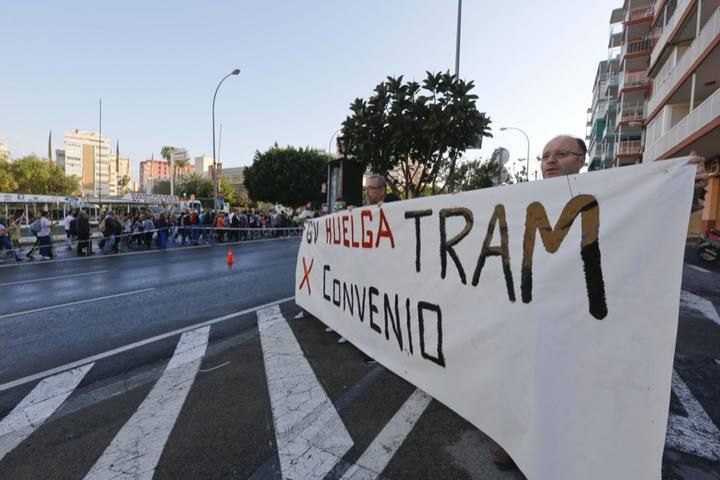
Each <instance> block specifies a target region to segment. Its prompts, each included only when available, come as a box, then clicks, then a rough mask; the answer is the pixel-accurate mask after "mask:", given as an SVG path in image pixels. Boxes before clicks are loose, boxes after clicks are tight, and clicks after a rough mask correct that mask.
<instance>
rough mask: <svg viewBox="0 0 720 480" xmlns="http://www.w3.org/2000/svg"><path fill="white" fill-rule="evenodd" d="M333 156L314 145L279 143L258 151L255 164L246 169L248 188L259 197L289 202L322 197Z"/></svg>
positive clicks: (254, 197) (263, 199)
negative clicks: (313, 146)
mask: <svg viewBox="0 0 720 480" xmlns="http://www.w3.org/2000/svg"><path fill="white" fill-rule="evenodd" d="M329 160H330V157H328V156H327V155H325V154H324V153H320V152H318V151H316V150H312V149H310V148H295V147H290V146H288V147H284V148H281V147H279V146H278V145H277V143H276V144H275V145H274V146H273V147H272V148H270V149H269V150H268V151H266V152H263V153H260V152H259V151H258V152H255V158H254V159H253V164H252V165H251V166H249V167H247V168H246V169H245V188H247V190H248V195H249V197H250V198H252V199H253V200H255V201H266V202H272V203H281V204H283V205H288V206H298V205H302V204H304V203H307V202H311V201H312V202H317V201H321V200H322V198H323V196H324V194H323V193H321V189H322V183H323V182H324V181H326V177H327V163H328V161H329Z"/></svg>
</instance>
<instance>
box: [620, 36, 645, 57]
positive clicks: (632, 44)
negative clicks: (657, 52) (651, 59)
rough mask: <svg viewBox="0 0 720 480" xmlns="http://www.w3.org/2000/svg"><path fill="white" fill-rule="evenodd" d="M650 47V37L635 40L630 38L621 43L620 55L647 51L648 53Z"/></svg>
mask: <svg viewBox="0 0 720 480" xmlns="http://www.w3.org/2000/svg"><path fill="white" fill-rule="evenodd" d="M651 49H652V37H645V38H641V39H637V40H631V41H629V42H627V43H624V44H623V47H622V56H623V57H624V56H625V55H632V54H635V53H642V52H647V53H648V54H650V50H651Z"/></svg>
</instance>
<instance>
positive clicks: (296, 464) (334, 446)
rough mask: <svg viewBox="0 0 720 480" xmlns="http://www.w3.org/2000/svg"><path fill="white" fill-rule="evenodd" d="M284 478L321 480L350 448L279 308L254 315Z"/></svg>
mask: <svg viewBox="0 0 720 480" xmlns="http://www.w3.org/2000/svg"><path fill="white" fill-rule="evenodd" d="M257 316H258V330H259V331H260V340H261V343H262V350H263V359H264V361H265V373H266V375H267V383H268V390H269V393H270V403H271V406H272V412H273V422H274V424H275V438H276V441H277V449H278V455H279V457H280V467H281V469H282V477H283V479H298V480H307V479H322V478H324V477H325V475H327V474H328V473H329V472H330V471H331V470H332V469H333V467H334V466H335V464H336V463H337V462H338V460H339V459H340V458H341V457H342V456H343V455H345V453H347V451H348V450H349V449H350V448H351V447H352V446H353V441H352V439H351V438H350V434H349V433H348V431H347V429H346V428H345V425H343V422H342V420H341V419H340V415H338V413H337V411H336V410H335V407H334V406H333V404H332V402H331V401H330V399H329V398H328V396H327V394H326V393H325V390H324V389H323V387H322V385H320V382H319V381H318V379H317V377H316V376H315V373H314V372H313V369H312V367H311V366H310V364H309V363H308V361H307V359H306V358H305V355H303V352H302V349H301V348H300V345H298V342H297V340H296V339H295V335H294V334H293V332H292V330H291V329H290V326H289V325H288V324H287V322H286V321H285V318H284V317H283V316H282V314H281V313H280V307H279V306H277V305H275V306H273V307H270V308H267V309H264V310H260V311H258V312H257Z"/></svg>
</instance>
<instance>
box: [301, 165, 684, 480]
mask: <svg viewBox="0 0 720 480" xmlns="http://www.w3.org/2000/svg"><path fill="white" fill-rule="evenodd" d="M694 175H695V166H694V165H693V166H691V165H687V164H686V159H678V160H672V161H664V162H656V163H652V164H648V165H638V166H633V167H623V168H615V169H611V170H607V171H602V172H592V173H583V174H580V175H572V176H568V177H560V178H554V179H549V180H543V181H538V182H532V183H526V184H519V185H511V186H507V187H500V188H492V189H485V190H477V191H473V192H465V193H461V194H455V195H443V196H437V197H425V198H420V199H414V200H410V201H405V202H396V203H389V204H385V205H382V207H377V206H372V207H363V208H356V209H354V210H352V211H351V212H339V213H337V214H334V215H331V216H326V217H321V218H317V219H313V220H310V221H308V222H306V223H305V230H304V234H303V239H302V246H301V248H300V251H299V254H298V262H297V268H296V282H297V283H296V301H297V303H298V305H300V306H301V307H302V308H304V309H306V310H307V311H309V312H310V313H312V314H313V315H315V316H317V317H318V318H319V319H321V320H322V321H323V322H324V323H326V324H327V325H328V326H330V327H332V328H333V329H334V330H336V331H337V332H338V333H340V334H341V335H343V336H345V337H346V338H348V339H349V340H350V341H351V342H352V343H353V344H354V345H356V346H357V347H358V348H360V349H361V350H363V351H364V352H365V353H367V354H368V355H370V356H372V357H373V358H375V359H376V360H378V361H379V362H380V363H382V364H383V365H384V366H386V367H387V368H388V369H390V370H392V371H393V372H395V373H396V374H398V375H400V376H401V377H403V378H405V379H406V380H408V381H409V382H411V383H413V384H414V385H416V386H417V387H419V388H421V389H422V390H424V391H425V392H427V393H428V394H430V395H432V396H433V397H434V398H436V399H437V400H439V401H441V402H443V403H444V404H446V405H447V406H448V407H450V408H451V409H453V410H454V411H456V412H457V413H459V414H460V415H462V416H463V417H464V418H466V419H468V420H469V421H470V422H472V423H473V424H474V425H475V426H477V427H478V428H479V429H480V430H482V431H484V432H485V433H487V434H488V435H489V436H491V437H492V438H493V439H494V440H495V441H497V442H498V443H499V444H500V445H501V446H503V447H504V448H505V449H506V450H507V451H508V452H509V453H510V454H511V455H512V457H513V459H514V460H515V461H516V463H517V464H518V465H519V467H520V468H521V470H522V471H523V472H524V473H525V474H526V475H527V477H528V478H530V479H531V480H533V479H552V480H562V479H572V480H577V479H584V480H591V479H602V480H607V479H626V478H627V479H635V480H637V479H653V480H655V479H658V478H660V473H661V472H660V469H661V459H662V452H663V446H664V439H665V429H666V425H667V417H668V405H669V400H670V382H671V376H672V364H673V353H674V349H675V336H676V330H677V321H678V310H679V296H680V282H681V269H682V262H683V252H684V245H685V234H686V231H687V222H688V215H689V213H690V205H691V200H692V191H693V178H694Z"/></svg>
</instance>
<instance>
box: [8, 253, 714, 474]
mask: <svg viewBox="0 0 720 480" xmlns="http://www.w3.org/2000/svg"><path fill="white" fill-rule="evenodd" d="M297 248H298V240H297V239H290V240H272V241H267V242H256V243H247V244H243V245H239V246H233V251H234V254H235V261H236V263H235V265H234V266H233V268H232V269H230V268H228V267H227V265H226V264H225V255H226V249H225V247H221V246H214V247H210V248H208V247H201V248H197V249H184V250H180V249H178V250H170V251H167V252H152V253H147V254H138V255H127V256H95V257H94V258H92V259H82V260H67V261H58V262H48V263H33V264H27V263H23V264H21V265H18V266H15V265H10V264H7V265H8V266H1V267H0V296H1V297H2V301H1V302H0V352H2V357H1V358H2V361H0V478H2V479H5V478H8V479H35V478H43V479H55V478H57V479H66V478H134V475H139V474H140V472H141V471H142V468H143V465H146V464H149V463H152V461H154V462H155V463H154V464H153V465H154V467H153V468H154V478H168V479H176V478H188V479H197V478H203V479H205V478H218V479H220V478H223V479H224V478H252V479H256V480H259V479H279V478H281V472H283V471H285V470H284V468H287V465H285V464H283V462H284V461H285V458H286V457H285V456H284V455H283V452H287V451H288V449H289V448H290V449H292V448H296V449H299V451H303V450H302V448H304V447H307V445H303V444H302V443H300V444H292V443H291V445H288V444H287V443H286V440H287V435H295V436H296V440H297V438H299V439H302V438H305V437H309V436H310V435H315V438H318V435H320V438H322V434H323V432H314V431H313V430H312V429H313V425H312V424H310V425H307V424H302V422H295V423H292V422H290V423H289V424H285V427H284V428H281V429H276V425H275V423H274V422H277V421H280V420H278V418H280V417H278V414H277V411H278V409H280V408H285V409H287V411H288V412H296V411H302V409H304V408H309V407H308V406H312V405H314V404H315V405H316V408H318V409H320V407H322V405H323V403H322V402H323V399H324V398H327V400H328V402H327V405H326V407H327V408H326V409H325V410H322V411H323V412H325V413H326V417H324V420H323V422H324V423H323V425H330V426H334V427H332V428H330V427H327V430H328V431H332V432H326V434H327V435H330V433H332V434H333V435H332V442H330V444H328V446H327V451H332V450H333V449H334V448H339V447H338V445H340V444H342V443H343V442H342V439H343V438H345V440H346V443H347V444H346V447H345V449H342V451H343V452H344V453H342V454H339V455H338V457H339V458H341V461H339V462H337V463H335V461H334V460H333V461H332V464H334V466H333V465H332V464H331V467H332V468H329V467H328V469H327V470H323V467H324V464H323V463H322V462H321V461H320V460H322V459H323V458H324V457H323V455H327V451H325V450H324V449H320V450H318V451H315V452H311V453H312V455H311V454H310V453H308V454H307V455H306V456H305V457H302V459H301V461H298V462H297V464H296V465H295V466H294V467H293V468H305V467H307V468H308V469H312V470H308V471H307V472H305V473H303V472H302V471H300V473H298V476H297V478H323V477H324V478H346V477H349V476H350V473H352V472H353V471H354V470H353V468H355V466H356V465H367V468H368V469H371V467H372V469H374V471H375V472H377V473H374V474H369V475H361V476H360V477H354V478H386V479H405V478H412V479H420V478H432V479H436V478H442V479H466V478H467V479H471V478H473V479H475V478H476V479H494V478H497V479H518V478H523V477H522V474H521V473H519V472H518V471H510V472H500V471H498V470H497V469H496V468H495V467H494V466H493V464H492V454H493V451H494V450H495V449H496V448H497V446H496V445H495V443H494V442H493V441H492V440H491V439H490V438H488V437H487V436H486V435H484V434H483V433H482V432H480V431H479V430H477V429H476V428H474V427H473V426H472V425H470V424H469V423H467V422H466V421H465V420H463V419H462V418H460V417H459V416H458V415H456V414H454V413H453V412H452V411H450V410H449V409H447V408H446V407H444V406H443V405H442V404H440V403H438V402H436V401H430V399H429V398H428V399H423V397H422V393H421V392H420V393H418V392H417V391H416V389H415V388H414V387H413V386H412V385H410V384H408V383H407V382H405V381H404V380H402V379H401V378H398V377H397V376H395V375H394V374H392V373H390V372H389V371H387V370H385V369H384V368H383V367H382V366H381V365H378V364H369V363H366V362H365V361H364V358H363V356H362V354H361V353H360V352H359V351H358V350H356V349H355V348H354V347H352V346H351V345H349V344H344V345H340V344H338V343H337V338H338V337H337V335H336V334H334V333H328V332H326V331H325V328H324V325H323V324H322V323H321V322H320V321H319V320H317V319H315V318H312V317H307V316H306V317H302V318H296V316H297V315H298V313H299V310H298V309H297V307H296V306H295V305H294V303H293V302H292V301H285V302H281V303H280V304H279V309H276V310H274V309H273V307H271V306H269V305H273V304H275V303H276V301H277V300H279V299H284V298H288V297H290V296H292V295H293V291H294V279H293V272H294V268H295V257H296V253H297ZM694 264H695V260H694V256H693V252H692V247H688V250H687V255H686V266H685V269H684V273H683V287H682V288H683V291H684V292H685V293H683V296H682V299H683V300H682V304H681V310H680V322H679V329H678V339H677V347H676V359H675V371H676V372H677V375H678V378H679V379H680V381H682V385H681V384H679V383H678V382H674V385H673V394H672V398H671V403H670V412H671V423H672V424H673V425H676V426H677V425H681V426H682V425H689V426H690V427H689V429H688V430H687V432H688V435H687V438H684V439H683V441H684V440H687V442H684V443H683V442H680V443H677V442H676V443H674V444H671V443H672V442H671V441H669V443H668V445H666V450H665V457H664V461H663V472H664V473H663V478H665V479H692V480H695V479H700V480H702V479H720V457H717V458H716V457H715V456H714V455H715V454H714V452H715V450H713V449H719V450H717V452H720V432H718V431H717V425H720V390H718V388H717V385H720V319H713V317H712V315H713V312H714V315H715V316H717V311H718V310H720V268H718V267H717V266H713V265H710V266H708V265H694ZM691 265H692V266H691ZM71 275H72V276H71ZM53 277H65V278H56V279H51V278H53ZM20 282H21V283H20ZM146 289H153V290H146ZM142 290H145V291H142ZM128 292H131V293H130V294H128V295H123V294H125V293H128ZM112 295H122V296H116V297H110V296H112ZM74 302H86V303H75V304H73V305H67V306H60V307H58V306H59V305H64V304H68V303H74ZM47 307H54V308H49V309H48V310H43V311H35V312H32V310H36V309H39V308H47ZM255 307H261V308H255ZM202 322H206V324H207V323H208V322H209V324H207V326H205V324H203V323H202ZM196 327H197V328H196ZM283 328H284V329H285V330H283ZM178 329H185V330H182V331H180V332H178V331H177V330H178ZM202 335H206V338H205V340H206V343H203V344H202V346H199V345H200V344H198V345H194V344H193V343H192V342H195V341H198V338H199V341H201V342H202ZM268 335H270V337H268ZM268 338H271V339H272V342H270V343H268ZM274 344H279V345H282V346H283V348H282V350H281V351H279V352H274V353H273V351H272V348H271V347H272V345H274ZM193 345H194V346H193ZM293 348H295V350H293ZM113 349H116V350H114V351H113ZM92 356H95V357H93V358H91V360H87V359H88V357H92ZM180 361H183V362H185V363H183V364H182V365H183V368H175V369H172V370H171V369H170V366H171V365H175V364H177V362H180ZM72 362H77V363H76V364H75V365H71V366H70V367H67V365H68V364H71V363H72ZM82 364H88V366H86V367H80V366H79V365H82ZM61 366H66V368H60V369H58V370H57V371H50V372H48V370H50V369H53V368H55V367H61ZM71 367H72V368H73V369H72V370H71V371H70V372H67V370H68V369H69V368H71ZM76 367H77V368H76ZM82 368H85V370H83V371H80V370H81V369H82ZM38 372H45V373H44V374H43V375H40V376H37V378H34V379H33V380H31V381H27V382H24V381H22V380H20V381H16V380H18V379H22V377H26V376H28V375H33V374H37V373H38ZM168 372H175V373H174V375H176V376H177V375H180V377H177V378H170V379H169V378H168ZM68 373H72V375H71V377H73V378H74V380H72V379H71V378H69V377H68V376H67V375H68ZM63 375H65V376H64V377H63ZM291 375H295V377H293V378H294V380H293V382H295V381H297V382H299V383H298V384H292V385H288V384H286V383H283V382H285V381H286V378H287V377H290V376H291ZM298 378H299V379H300V380H296V379H298ZM53 379H57V383H58V384H61V385H62V387H58V388H55V391H65V392H66V397H63V398H61V399H60V400H59V401H58V402H57V408H56V409H52V408H49V407H47V406H46V404H49V403H53V401H54V400H53V397H51V396H48V395H47V394H46V395H45V396H44V397H41V398H42V399H43V400H42V401H41V402H36V399H37V393H38V392H40V393H42V391H43V390H49V389H51V387H52V381H53ZM313 379H314V380H313ZM313 381H315V382H317V384H313V383H312V382H313ZM9 382H12V383H9ZM43 382H48V383H43ZM73 382H75V383H73ZM69 384H72V385H71V386H70V387H69V386H68V385H69ZM185 395H186V397H185ZM180 397H181V398H182V401H181V400H179V398H180ZM28 399H35V400H33V401H31V403H23V402H28ZM32 402H35V403H32ZM313 402H315V403H313ZM33 405H34V406H35V407H33ZM330 406H332V408H330ZM42 412H45V414H46V415H47V418H43V415H42ZM333 412H336V413H333ZM413 412H414V413H415V414H414V415H413ZM18 415H20V416H18ZM173 415H175V416H173ZM332 415H338V416H339V419H340V421H341V422H340V421H336V422H333V421H332ZM8 418H11V419H13V422H12V423H13V425H15V426H16V427H17V426H18V425H19V427H17V428H16V429H15V430H11V433H9V434H8V433H7V432H8V430H3V424H2V423H1V422H6V423H7V419H8ZM165 421H168V422H169V423H168V424H166V423H164V422H165ZM318 423H319V421H318ZM402 425H405V426H406V427H407V428H405V430H403V428H402ZM128 428H130V429H140V431H141V433H142V435H140V436H139V438H141V439H146V438H147V439H149V442H148V444H147V445H131V443H132V442H130V443H128V442H125V443H123V438H126V437H125V435H126V430H127V429H128ZM713 428H715V430H713ZM163 429H165V430H163ZM163 431H165V433H166V435H165V436H163V435H162V432H163ZM18 432H19V433H18ZM14 435H15V436H17V438H16V439H13V436H14ZM343 435H346V437H343ZM388 435H390V436H391V437H390V438H389V439H388V438H387V436H388ZM392 435H394V436H392ZM132 438H133V439H135V440H137V438H138V435H137V434H133V435H132ZM378 438H383V439H384V440H385V442H384V443H383V446H382V448H379V447H378V445H377V439H378ZM348 439H349V440H348ZM618 441H622V439H621V438H618ZM8 445H10V447H8ZM308 448H309V447H308ZM3 449H5V450H3ZM309 451H310V450H308V452H309ZM719 454H720V453H719ZM313 455H314V456H313ZM153 458H154V460H152V459H153ZM330 458H333V459H334V458H335V457H330ZM151 460H152V461H151ZM608 461H612V460H611V459H609V460H608ZM128 465H130V466H131V467H132V468H130V467H128ZM103 468H105V470H103ZM296 473H297V472H296ZM360 473H365V474H367V473H368V472H367V471H362V470H361V471H360ZM116 475H117V477H116Z"/></svg>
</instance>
